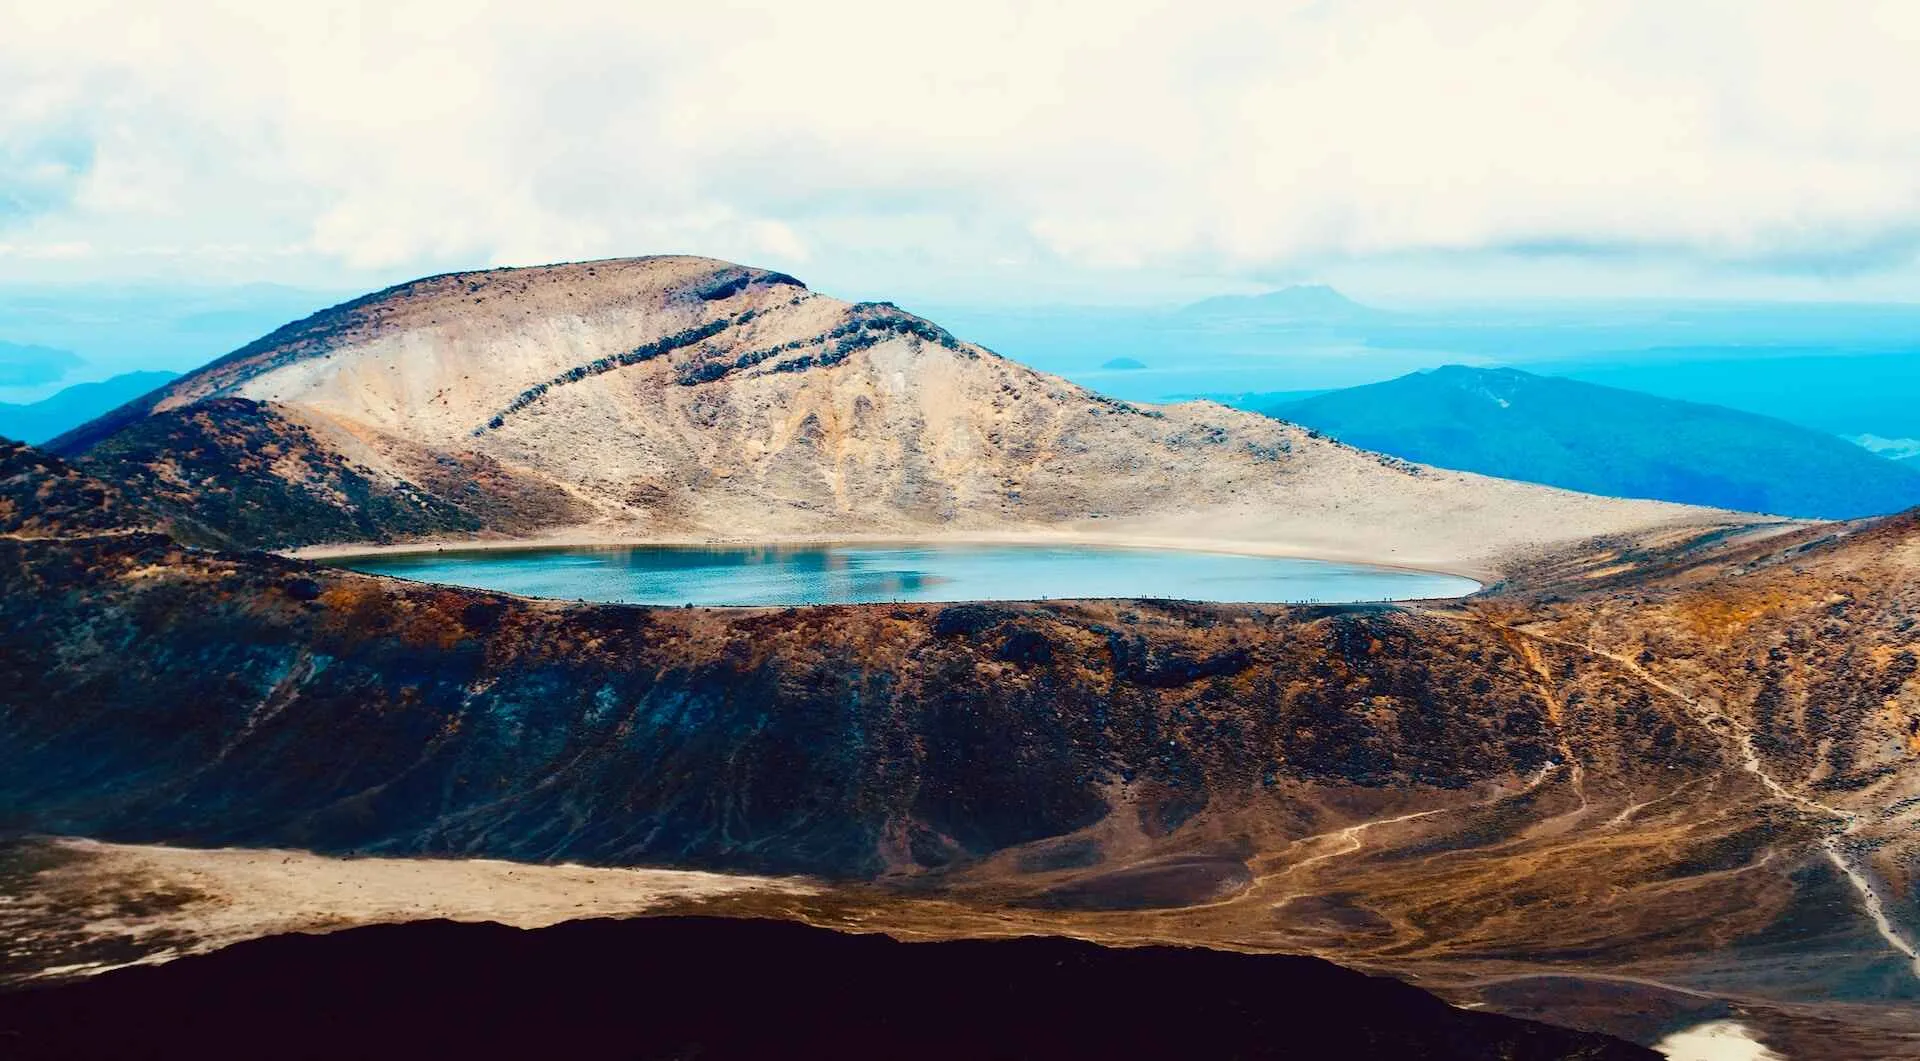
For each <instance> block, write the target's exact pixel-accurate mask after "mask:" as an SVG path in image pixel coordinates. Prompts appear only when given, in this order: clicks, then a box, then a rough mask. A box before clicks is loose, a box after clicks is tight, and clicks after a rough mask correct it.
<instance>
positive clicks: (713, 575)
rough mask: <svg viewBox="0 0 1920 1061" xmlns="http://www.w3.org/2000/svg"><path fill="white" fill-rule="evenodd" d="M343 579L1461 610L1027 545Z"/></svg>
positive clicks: (477, 556)
mask: <svg viewBox="0 0 1920 1061" xmlns="http://www.w3.org/2000/svg"><path fill="white" fill-rule="evenodd" d="M332 562H333V563H334V564H335V565H337V566H340V567H349V568H352V569H354V570H356V571H365V572H369V573H372V574H378V575H397V576H399V577H401V578H410V579H415V580H418V581H421V582H443V583H447V584H450V585H455V586H470V587H473V588H476V589H488V590H499V591H503V592H507V593H517V594H521V595H523V596H528V597H555V598H559V599H562V600H590V601H606V602H614V603H625V604H663V605H681V604H696V605H706V606H723V605H801V604H874V603H885V602H891V601H972V600H1042V599H1061V598H1066V599H1094V598H1163V599H1173V600H1199V601H1222V602H1244V603H1274V604H1279V603H1296V604H1297V603H1356V602H1362V601H1390V600H1414V599H1421V598H1433V597H1456V596H1461V595H1463V594H1467V593H1472V592H1474V591H1475V590H1478V589H1479V588H1480V586H1479V583H1477V582H1474V581H1473V580H1472V579H1467V578H1461V577H1458V576H1455V575H1440V574H1431V573H1427V572H1421V571H1403V570H1396V569H1393V568H1385V567H1371V566H1367V565H1364V564H1343V563H1329V562H1325V561H1320V560H1292V559H1277V558H1270V557H1257V556H1236V555H1228V554H1222V553H1195V552H1179V551H1174V550H1163V549H1127V548H1089V547H1055V546H1027V545H911V546H878V545H876V546H854V545H821V546H814V545H808V546H713V547H707V546H642V547H626V546H620V547H570V548H556V549H503V550H463V551H452V550H449V551H444V552H434V553H396V554H389V555H374V556H353V557H342V558H340V559H337V560H335V561H332Z"/></svg>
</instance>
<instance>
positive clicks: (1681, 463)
mask: <svg viewBox="0 0 1920 1061" xmlns="http://www.w3.org/2000/svg"><path fill="white" fill-rule="evenodd" d="M1245 407H1247V408H1253V409H1255V410H1256V411H1259V412H1263V413H1266V414H1268V415H1269V416H1275V417H1278V418H1280V419H1282V420H1288V421H1291V422H1293V423H1296V424H1300V425H1301V426H1304V427H1309V428H1313V429H1315V430H1318V431H1323V432H1325V433H1327V434H1329V435H1332V436H1333V437H1334V438H1337V439H1339V440H1340V441H1342V442H1345V443H1347V444H1349V445H1353V446H1358V447H1360V448H1362V449H1370V450H1377V451H1379V452H1382V453H1389V454H1392V455H1394V456H1396V457H1404V458H1406V459H1407V460H1413V461H1420V462H1422V463H1426V464H1435V465H1439V466H1440V467H1443V468H1455V469H1459V470H1462V471H1472V472H1479V473H1481V474H1484V475H1494V476H1499V477H1501V478H1507V479H1521V480H1525V481H1528V482H1536V483H1545V484H1548V485H1552V486H1560V487H1565V488H1567V489H1570V490H1581V491H1585V492H1588V493H1597V494H1607V495H1610V496H1614V497H1641V498H1657V499H1660V500H1664V501H1679V502H1684V503H1687V504H1696V505H1711V506H1716V507H1722V508H1732V509H1739V510H1742V511H1747V512H1769V513H1774V514H1777V515H1786V516H1802V517H1816V518H1828V519H1843V518H1852V517H1856V516H1866V515H1875V514H1881V513H1887V512H1895V511H1899V510H1901V509H1904V508H1908V507H1910V506H1913V505H1920V468H1916V467H1915V466H1913V465H1912V464H1910V463H1906V462H1897V461H1893V460H1887V459H1884V458H1882V457H1880V456H1876V455H1875V454H1873V453H1871V452H1869V451H1868V450H1866V449H1864V448H1862V447H1861V446H1857V445H1853V444H1851V443H1849V442H1847V441H1845V440H1843V439H1840V438H1837V437H1835V436H1832V435H1828V434H1824V433H1822V432H1819V431H1814V430H1811V429H1808V428H1803V427H1799V426H1796V425H1794V424H1790V423H1787V422H1786V421H1784V420H1776V419H1773V418H1772V417H1766V416H1760V415H1757V414H1753V413H1744V412H1737V411H1735V410H1732V409H1724V408H1720V407H1718V406H1713V405H1701V404H1697V403H1694V402H1684V401H1676V400H1673V399H1668V398H1657V397H1654V396H1652V395H1648V394H1640V393H1638V392H1635V391H1627V390H1619V389H1616V388H1613V387H1603V386H1599V385H1597V384H1591V383H1581V382H1577V381H1574V380H1569V379H1561V378H1557V377H1552V376H1537V375H1534V374H1532V373H1529V372H1522V371H1519V370H1517V369H1511V368H1494V369H1483V368H1467V367H1464V366H1460V365H1449V366H1446V367H1444V368H1438V369H1434V370H1432V371H1428V372H1416V373H1413V374H1411V375H1407V376H1402V377H1400V378H1398V379H1393V380H1388V381H1387V382H1384V383H1375V384H1370V385H1368V386H1364V387H1351V388H1347V389H1345V390H1338V391H1333V392H1330V393H1327V394H1323V395H1319V396H1316V397H1311V398H1306V399H1304V400H1297V401H1287V402H1268V403H1261V402H1258V401H1250V402H1247V403H1245Z"/></svg>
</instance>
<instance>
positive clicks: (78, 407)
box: [0, 372, 175, 445]
mask: <svg viewBox="0 0 1920 1061" xmlns="http://www.w3.org/2000/svg"><path fill="white" fill-rule="evenodd" d="M174 375H175V373H172V372H125V373H122V374H120V375H118V376H114V377H112V378H111V379H103V380H100V381H99V382H97V383H76V384H74V385H73V386H71V387H66V388H64V389H62V390H61V391H60V392H59V393H57V394H54V395H51V396H49V397H47V398H43V399H41V400H40V401H37V402H27V403H24V404H12V403H9V402H0V436H5V437H6V438H11V439H15V440H17V441H20V442H27V443H31V444H34V445H38V444H40V443H42V442H45V441H46V440H48V439H50V438H52V437H54V436H55V435H59V434H62V433H64V432H67V431H70V430H72V429H74V428H76V427H79V426H80V425H81V424H84V423H86V422H87V421H89V420H91V419H93V418H94V417H96V416H99V415H100V414H102V413H104V412H107V411H108V410H111V409H115V408H118V407H120V406H122V405H125V404H126V403H128V402H130V401H132V400H133V399H135V398H138V397H140V396H141V395H142V394H145V393H147V392H148V391H151V390H154V389H156V388H158V387H159V386H160V385H161V384H163V383H165V382H167V381H168V380H170V379H172V378H174Z"/></svg>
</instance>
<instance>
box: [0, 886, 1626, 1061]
mask: <svg viewBox="0 0 1920 1061" xmlns="http://www.w3.org/2000/svg"><path fill="white" fill-rule="evenodd" d="M0 1053H4V1054H5V1056H8V1057H13V1058H21V1059H23V1061H24V1059H27V1058H53V1057H134V1056H138V1057H151V1058H164V1057H196V1058H198V1057H209V1056H260V1055H261V1054H262V1053H268V1054H271V1055H272V1056H275V1057H287V1058H294V1057H300V1058H305V1057H326V1058H333V1057H369V1058H370V1057H406V1058H423V1057H466V1058H481V1057H556V1056H566V1057H576V1056H577V1057H584V1056H617V1057H623V1058H661V1059H668V1058H674V1059H677V1058H690V1057H699V1058H711V1059H746V1058H753V1059H762V1058H777V1057H836V1058H845V1059H856V1058H874V1059H881V1058H886V1059H889V1061H892V1059H900V1058H917V1059H928V1061H933V1059H944V1058H953V1059H955V1061H961V1059H965V1061H981V1059H987V1058H1015V1057H1022V1058H1024V1057H1031V1058H1047V1059H1050V1061H1065V1059H1070V1058H1089V1059H1091V1058H1100V1059H1102V1061H1105V1059H1111V1058H1120V1057H1162V1058H1196V1059H1198V1058H1228V1057H1238V1058H1299V1059H1302V1061H1306V1059H1321V1058H1353V1059H1379V1061H1417V1059H1434V1061H1440V1059H1449V1061H1453V1059H1458V1061H1496V1059H1504V1061H1549V1059H1565V1061H1574V1059H1585V1061H1632V1059H1638V1058H1648V1059H1652V1058H1654V1057H1656V1056H1657V1055H1655V1054H1654V1053H1653V1052H1652V1051H1649V1050H1644V1049H1641V1048H1639V1047H1635V1046H1632V1045H1630V1044H1628V1043H1624V1042H1621V1041H1619V1040H1616V1039H1609V1038H1608V1037H1606V1036H1601V1035H1594V1034H1592V1033H1586V1032H1576V1031H1569V1030H1567V1029H1562V1028H1555V1027H1552V1026H1550V1025H1545V1024H1537V1023H1533V1022H1531V1021H1524V1020H1516V1019H1514V1018H1510V1017H1501V1016H1496V1015H1494V1014H1491V1013H1476V1012H1470V1011H1465V1010H1459V1009H1455V1008H1453V1007H1451V1006H1448V1005H1446V1004H1445V1003H1443V1002H1441V1001H1440V1000H1439V999H1436V998H1434V997H1433V996H1432V995H1429V994H1427V993H1425V992H1423V991H1419V990H1416V989H1415V988H1412V987H1408V986H1406V985H1404V984H1400V983H1398V982H1396V981H1393V980H1386V979H1379V978H1373V977H1367V976H1362V975H1361V974H1359V973H1354V972H1349V971H1347V970H1344V969H1341V968H1339V967H1337V966H1334V965H1332V964H1329V963H1327V962H1323V961H1319V960H1317V959H1313V958H1290V957H1282V956H1271V955H1261V956H1255V955H1244V954H1230V953H1223V952H1218V951H1204V950H1192V949H1177V948H1167V947H1148V948H1139V949H1114V948H1106V947H1100V946H1096V945H1093V944H1088V943H1080V942H1075V941H1070V940H1062V939H1022V940H1011V941H998V942H949V943H922V944H907V943H898V942H895V941H893V940H890V939H887V938H885V937H883V936H849V935H842V934H839V933H835V932H828V931H824V930H821V929H815V928H807V927H804V926H799V925H793V924H783V923H779V922H772V921H741V920H723V919H701V918H641V919H638V920H627V921H604V920H602V921H573V922H568V923H566V924H562V925H557V926H554V927H552V928H546V929H539V930H534V931H523V930H520V929H512V928H506V927H503V926H500V925H457V924H453V923H450V922H446V921H428V922H416V923H414V924H409V925H393V926H381V927H375V928H363V929H354V930H350V931H346V932H340V933H335V934H333V935H329V936H303V935H292V936H281V937H276V938H273V939H268V940H259V941H254V942H248V943H241V944H237V945H235V946H233V947H231V948H229V949H227V950H224V951H221V952H219V953H216V954H213V955H209V956H205V957H197V958H185V959H181V960H179V961H176V962H172V963H170V964H168V965H165V966H162V967H159V968H144V969H127V970H121V971H118V972H111V973H106V974H103V975H102V976H99V977H97V978H95V979H92V980H88V981H82V982H80V983H76V984H71V985H66V986H61V987H54V988H50V989H49V988H42V989H35V990H29V991H23V992H16V993H13V994H0Z"/></svg>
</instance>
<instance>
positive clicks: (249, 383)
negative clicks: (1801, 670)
mask: <svg viewBox="0 0 1920 1061" xmlns="http://www.w3.org/2000/svg"><path fill="white" fill-rule="evenodd" d="M50 448H51V449H52V450H53V451H54V452H56V453H60V454H64V455H67V456H70V457H76V458H79V459H80V460H81V462H82V463H83V464H85V465H86V466H88V467H90V468H93V469H95V470H97V471H99V472H100V474H102V476H103V477H105V478H108V479H111V480H113V481H116V482H119V483H121V484H123V485H124V486H125V487H126V488H127V489H128V490H129V491H131V492H132V493H134V494H136V495H138V496H139V497H140V498H141V499H142V500H143V502H144V503H146V504H148V505H150V506H151V507H153V508H154V509H155V510H157V511H165V512H168V513H170V514H171V515H172V516H173V517H174V518H175V520H176V523H177V524H178V526H179V527H180V528H182V531H183V533H188V534H189V536H192V535H193V534H194V533H198V534H199V535H200V536H201V537H204V538H209V539H211V540H216V541H220V542H224V543H228V544H237V545H247V546H270V547H287V546H302V545H311V544H315V543H325V542H360V541H375V540H392V539H406V538H431V537H451V538H474V537H494V538H500V537H519V538H529V537H537V538H571V539H574V540H584V539H593V540H601V541H623V540H641V539H653V540H662V539H675V538H680V539H685V538H696V539H705V538H714V537H728V538H743V537H752V538H757V539H762V540H765V539H772V538H778V537H793V536H821V535H849V534H897V535H915V536H936V535H942V534H966V533H974V534H978V533H1003V532H1022V531H1032V530H1035V529H1044V530H1048V531H1054V532H1072V533H1081V534H1088V533H1100V534H1107V535H1114V536H1120V537H1126V538H1131V539H1135V540H1138V539H1143V538H1173V539H1180V540H1183V541H1194V540H1197V539H1211V540H1226V541H1231V542H1235V543H1239V544H1241V545H1243V546H1247V547H1259V548H1265V549H1268V550H1274V551H1281V550H1297V551H1302V552H1308V553H1315V554H1320V555H1332V556H1336V557H1338V556H1361V557H1362V558H1365V559H1388V560H1396V561H1399V562H1402V563H1408V564H1432V565H1438V566H1452V567H1457V568H1462V569H1468V570H1473V571H1485V570H1488V569H1490V568H1491V567H1493V566H1494V565H1495V564H1496V563H1497V562H1498V561H1500V560H1501V559H1503V558H1506V557H1509V556H1511V555H1513V554H1515V553H1516V552H1518V551H1521V550H1524V549H1526V548H1529V547H1532V546H1536V545H1539V544H1541V543H1550V542H1558V541H1565V540H1569V539H1573V538H1577V537H1582V536H1586V535H1591V534H1598V533H1608V532H1613V531H1621V530H1626V529H1630V528H1643V527H1647V526H1650V525H1655V524H1671V523H1698V522H1702V521H1705V522H1716V521H1724V520H1725V519H1726V518H1727V517H1726V516H1725V514H1718V515H1716V514H1714V513H1709V512H1705V511H1703V510H1692V509H1686V508H1681V507H1678V506H1669V505H1661V504H1655V503H1648V502H1630V501H1619V500H1611V499H1603V498H1597V497H1591V496H1585V495H1579V494H1573V493H1568V492H1564V491H1557V490H1548V489H1542V488H1539V487H1534V486H1529V485H1522V484H1516V483H1510V482H1503V481H1500V480H1495V479H1488V478H1484V477H1480V476H1475V475H1467V474H1460V473H1454V472H1444V471H1438V470H1435V469H1431V468H1424V467H1419V466H1415V465H1412V464H1408V463H1405V462H1402V461H1398V460H1394V459H1389V458H1382V457H1380V456H1378V455H1375V454H1370V453H1365V452H1362V451H1358V450H1355V449H1352V448H1350V447H1347V446H1343V445H1339V444H1336V443H1333V442H1331V441H1329V440H1327V439H1324V438H1320V437H1318V436H1316V435H1314V434H1313V433H1311V432H1309V431H1307V430H1305V429H1302V428H1299V427H1295V426H1292V425H1288V424H1283V423H1276V422H1274V421H1272V420H1270V419H1268V418H1265V417H1260V416H1255V415H1252V414H1248V413H1243V412H1238V411H1235V410H1230V409H1227V408H1225V407H1222V406H1218V405H1213V404H1210V403H1193V404H1186V405H1176V406H1170V407H1165V408H1149V407H1143V406H1136V405H1132V404H1128V403H1126V402H1121V401H1115V400H1112V399H1109V398H1105V397H1102V396H1100V395H1098V394H1095V393H1092V392H1089V391H1086V390H1084V389H1082V388H1079V387H1077V386H1074V385H1072V384H1070V383H1067V382H1065V381H1063V380H1060V379H1058V378H1055V377H1051V376H1047V375H1044V374H1041V373H1039V372H1035V371H1033V370H1031V369H1028V368H1025V367H1023V366H1021V365H1019V364H1017V363H1015V362H1013V361H1009V360H1007V359H1005V358H1002V357H999V356H997V355H995V354H994V353H992V352H990V351H987V350H985V349H982V348H980V347H978V346H974V345H972V344H969V343H966V342H963V341H960V340H959V339H957V338H955V337H954V336H952V335H950V334H948V333H947V332H946V331H945V330H944V329H942V328H940V327H938V326H937V325H935V324H932V323H930V322H928V321H926V320H923V319H921V318H919V317H916V316H914V315H912V314H910V313H907V312H905V311H902V310H900V309H898V308H896V307H894V306H892V305H890V304H887V303H859V304H848V303H845V302H841V301H838V300H836V299H832V298H828V297H826V296H823V295H818V294H815V293H814V292H812V291H809V290H808V289H807V288H806V287H804V286H803V285H802V284H801V283H800V282H799V281H797V280H795V279H793V278H792V277H788V276H785V275H782V274H779V273H772V272H766V271H763V270H758V269H751V268H745V267H741V266H735V265H729V264H726V263H723V262H717V261H712V260H709V259H701V258H684V257H665V258H636V259H628V260H617V261H601V262H587V263H579V264H571V265H558V266H550V267H543V268H531V269H503V270H494V271H489V272H478V273H459V274H451V275H447V276H439V277H433V278H429V279H425V280H420V281H416V282H414V283H410V284H405V285H402V286H400V287H397V288H393V289H391V290H388V291H383V292H380V293H378V294H375V295H371V296H368V297H366V298H363V299H360V300H357V301H355V302H350V303H347V304H345V305H342V306H338V307H335V308H333V309H330V310H327V311H324V312H322V313H320V314H316V315H315V316H313V317H310V318H308V319H306V320H303V321H300V322H297V323H295V324H291V325H288V326H287V327H285V328H282V329H280V330H279V331H277V332H274V333H273V334H271V335H268V336H266V337H265V338H263V339H261V340H259V341H257V342H255V343H252V344H249V345H248V346H246V347H244V348H242V349H240V350H238V351H235V352H234V353H232V354H230V355H228V356H227V357H224V358H221V359H220V360H218V361H215V362H213V363H212V364H210V365H208V366H206V367H205V368H202V369H200V370H199V371H197V372H193V373H190V374H188V375H187V376H184V377H182V378H180V379H178V380H176V381H174V382H173V383H171V384H169V385H167V386H166V387H164V388H162V389H160V390H158V391H155V392H154V393H152V394H150V395H148V396H146V397H145V398H143V399H141V400H139V401H137V402H134V403H132V404H130V405H128V406H125V407H123V408H121V409H119V410H117V411H116V412H114V413H113V414H110V415H109V416H107V417H105V418H103V419H101V420H100V421H97V422H95V423H93V424H90V425H87V426H86V427H83V428H81V429H79V430H77V431H74V432H71V433H69V434H67V435H65V436H63V437H62V438H60V439H57V440H55V441H54V442H53V443H52V444H51V446H50Z"/></svg>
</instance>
